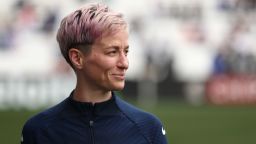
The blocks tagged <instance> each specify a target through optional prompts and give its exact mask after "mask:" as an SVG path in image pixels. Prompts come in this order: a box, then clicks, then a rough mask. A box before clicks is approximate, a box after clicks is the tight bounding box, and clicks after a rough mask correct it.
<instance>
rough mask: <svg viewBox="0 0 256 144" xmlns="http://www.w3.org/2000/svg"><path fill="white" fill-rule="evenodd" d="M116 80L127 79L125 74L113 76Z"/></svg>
mask: <svg viewBox="0 0 256 144" xmlns="http://www.w3.org/2000/svg"><path fill="white" fill-rule="evenodd" d="M112 76H114V77H115V78H117V79H119V80H124V79H125V74H112Z"/></svg>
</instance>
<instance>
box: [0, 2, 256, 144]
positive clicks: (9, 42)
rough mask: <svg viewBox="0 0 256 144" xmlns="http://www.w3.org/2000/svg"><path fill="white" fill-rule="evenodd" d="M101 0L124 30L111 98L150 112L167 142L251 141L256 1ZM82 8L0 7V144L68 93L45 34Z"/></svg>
mask: <svg viewBox="0 0 256 144" xmlns="http://www.w3.org/2000/svg"><path fill="white" fill-rule="evenodd" d="M94 1H95V0H94ZM101 1H102V2H104V3H107V4H108V5H109V6H110V7H111V8H112V9H114V10H117V11H120V12H122V13H123V14H124V16H125V19H126V20H127V21H128V23H129V27H130V28H129V29H130V53H129V59H130V68H129V70H128V74H127V82H126V87H125V89H124V90H123V91H122V92H120V94H121V96H122V97H123V98H124V99H126V100H127V101H129V102H131V103H133V104H134V105H136V106H138V107H140V108H142V109H144V110H145V111H149V112H152V113H154V114H155V115H157V116H158V117H159V118H160V119H161V120H162V122H163V124H164V126H165V128H166V130H167V138H168V141H169V143H170V144H188V143H189V144H206V143H207V144H216V143H218V144H254V143H256V138H255V137H256V123H255V122H256V42H255V38H256V0H207V1H206V0H136V1H132V0H105V1H104V0H101ZM86 2H89V0H54V1H52V0H44V1H37V0H8V1H0V7H1V8H0V18H1V21H0V143H3V144H14V143H19V141H20V134H21V129H22V126H23V124H24V122H25V121H26V120H27V119H28V118H29V117H31V116H32V115H34V114H35V113H37V112H39V111H42V110H44V109H46V108H48V107H50V106H52V105H54V104H57V103H58V102H60V101H62V100H63V99H65V98H66V97H67V96H68V95H69V93H70V92H71V90H72V89H73V88H74V86H75V81H76V80H75V76H74V73H73V71H72V70H71V68H70V67H69V66H68V65H67V64H66V62H65V60H64V59H63V58H62V56H61V54H60V51H59V48H58V44H57V42H56V38H55V37H56V31H57V28H58V26H59V23H60V21H61V19H62V18H63V17H64V16H65V15H67V14H68V13H70V12H71V11H73V10H74V9H76V8H78V7H80V6H81V5H82V4H83V3H86Z"/></svg>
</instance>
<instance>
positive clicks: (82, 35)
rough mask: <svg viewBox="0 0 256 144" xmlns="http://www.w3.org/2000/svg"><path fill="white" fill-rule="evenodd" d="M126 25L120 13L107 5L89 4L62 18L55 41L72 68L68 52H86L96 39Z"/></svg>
mask: <svg viewBox="0 0 256 144" xmlns="http://www.w3.org/2000/svg"><path fill="white" fill-rule="evenodd" d="M126 27H127V23H126V21H125V20H124V18H123V15H122V14H121V13H118V12H115V11H112V10H111V9H110V8H109V7H108V6H107V5H105V4H99V3H95V4H94V3H91V4H87V5H84V6H82V7H81V8H80V9H78V10H76V11H74V12H72V13H71V14H69V15H67V16H66V17H64V18H63V19H62V21H61V24H60V27H59V29H58V32H57V41H58V43H59V47H60V50H61V53H62V55H63V56H64V58H65V59H66V61H67V62H68V63H69V64H70V65H71V67H73V66H72V63H71V61H70V59H69V54H68V53H69V50H70V49H71V48H77V49H80V50H81V51H84V52H88V51H90V49H91V45H92V44H93V43H94V42H95V40H96V39H98V38H101V37H102V36H103V35H111V34H114V33H115V32H117V31H118V30H121V29H125V28H126Z"/></svg>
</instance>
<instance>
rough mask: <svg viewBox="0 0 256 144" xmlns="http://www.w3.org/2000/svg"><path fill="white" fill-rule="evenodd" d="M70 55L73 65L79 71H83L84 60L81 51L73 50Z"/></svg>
mask: <svg viewBox="0 0 256 144" xmlns="http://www.w3.org/2000/svg"><path fill="white" fill-rule="evenodd" d="M68 54H69V59H70V61H71V63H72V65H73V66H74V67H75V68H77V69H82V67H83V63H84V60H83V54H82V53H81V51H79V50H78V49H75V48H71V49H70V50H69V53H68Z"/></svg>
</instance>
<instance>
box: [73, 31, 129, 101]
mask: <svg viewBox="0 0 256 144" xmlns="http://www.w3.org/2000/svg"><path fill="white" fill-rule="evenodd" d="M128 49H129V45H128V32H127V30H126V29H125V30H123V29H122V30H119V31H118V32H117V33H115V34H112V35H106V34H105V35H104V34H103V36H102V37H101V38H98V39H96V41H95V42H94V44H93V45H92V47H91V51H90V52H89V53H88V54H86V53H83V52H82V51H80V50H78V49H74V48H72V49H71V50H70V51H69V57H70V59H71V62H72V64H73V65H74V67H75V73H76V75H77V85H76V88H75V91H74V97H73V99H74V100H76V101H81V102H91V103H93V104H94V103H99V102H103V101H106V100H108V99H110V98H111V91H113V90H122V89H123V88H124V85H125V73H126V71H127V69H128V67H129V62H128V58H127V54H128Z"/></svg>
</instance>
